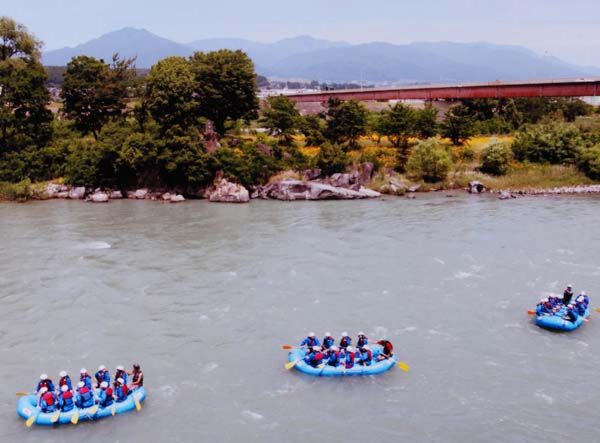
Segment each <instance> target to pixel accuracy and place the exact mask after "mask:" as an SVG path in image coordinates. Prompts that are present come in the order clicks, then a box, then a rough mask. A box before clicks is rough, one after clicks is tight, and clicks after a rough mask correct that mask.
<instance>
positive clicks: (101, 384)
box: [100, 381, 108, 388]
mask: <svg viewBox="0 0 600 443" xmlns="http://www.w3.org/2000/svg"><path fill="white" fill-rule="evenodd" d="M100 387H101V388H108V382H105V381H103V382H102V383H100Z"/></svg>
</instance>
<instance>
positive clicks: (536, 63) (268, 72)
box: [43, 28, 600, 84]
mask: <svg viewBox="0 0 600 443" xmlns="http://www.w3.org/2000/svg"><path fill="white" fill-rule="evenodd" d="M217 49H242V50H244V51H245V52H246V53H247V54H248V55H249V56H250V57H251V58H252V59H253V60H254V63H255V65H256V70H257V72H258V73H259V74H262V75H265V76H267V77H270V78H279V79H305V80H318V81H325V82H327V81H331V82H353V81H354V82H361V81H362V82H368V83H376V84H393V83H396V84H397V83H419V82H426V83H440V82H463V81H464V82H467V81H495V80H523V79H533V78H553V77H580V76H589V75H600V68H596V67H584V66H577V65H573V64H569V63H566V62H563V61H561V60H560V59H558V58H555V57H550V56H544V55H540V54H537V53H535V52H533V51H531V50H529V49H526V48H523V47H520V46H507V45H496V44H491V43H450V42H437V43H411V44H408V45H394V44H391V43H379V42H376V43H365V44H358V45H352V44H350V43H346V42H335V41H328V40H320V39H315V38H312V37H308V36H301V37H295V38H289V39H284V40H280V41H277V42H275V43H257V42H253V41H250V40H244V39H229V38H224V39H204V40H196V41H194V42H191V43H186V44H183V43H177V42H174V41H171V40H168V39H165V38H163V37H159V36H157V35H155V34H152V33H151V32H149V31H146V30H144V29H133V28H124V29H121V30H119V31H115V32H110V33H108V34H105V35H103V36H101V37H99V38H96V39H94V40H90V41H88V42H86V43H83V44H81V45H78V46H76V47H74V48H63V49H58V50H54V51H47V52H45V53H44V54H43V62H44V64H45V65H47V66H64V65H66V64H67V63H68V62H69V60H70V59H71V58H72V57H74V56H77V55H90V56H93V57H96V58H103V59H104V60H107V61H108V60H111V58H112V55H113V54H114V53H115V52H118V53H119V54H120V55H121V56H122V57H132V56H137V67H138V68H149V67H151V66H152V65H153V64H155V63H156V62H157V61H158V60H160V59H163V58H165V57H169V56H174V55H179V56H188V55H190V54H192V53H193V52H194V51H213V50H217Z"/></svg>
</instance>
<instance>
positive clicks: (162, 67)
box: [136, 57, 200, 133]
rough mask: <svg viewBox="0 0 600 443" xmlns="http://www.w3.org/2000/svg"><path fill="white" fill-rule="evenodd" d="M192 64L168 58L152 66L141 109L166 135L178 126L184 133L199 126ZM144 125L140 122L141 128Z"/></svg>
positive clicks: (181, 58)
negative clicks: (150, 116)
mask: <svg viewBox="0 0 600 443" xmlns="http://www.w3.org/2000/svg"><path fill="white" fill-rule="evenodd" d="M196 89H197V86H196V80H195V76H194V73H193V72H192V69H191V64H190V62H189V61H187V60H186V59H185V58H184V57H167V58H165V59H163V60H161V61H159V62H158V63H157V64H155V65H154V66H152V68H151V69H150V72H149V74H148V77H147V78H146V89H145V94H144V97H143V99H142V104H141V107H140V109H139V110H138V111H137V112H136V115H138V121H141V120H140V117H139V116H144V115H145V112H146V110H147V112H149V113H150V115H152V117H153V118H154V120H155V121H156V122H157V123H158V124H159V126H160V127H161V132H163V133H165V132H166V131H168V130H170V129H171V128H173V127H175V126H177V127H178V128H180V129H181V130H183V131H186V130H187V129H188V128H191V127H194V126H197V125H198V117H199V106H200V102H199V98H198V95H197V92H196ZM142 125H143V123H142V122H140V126H142Z"/></svg>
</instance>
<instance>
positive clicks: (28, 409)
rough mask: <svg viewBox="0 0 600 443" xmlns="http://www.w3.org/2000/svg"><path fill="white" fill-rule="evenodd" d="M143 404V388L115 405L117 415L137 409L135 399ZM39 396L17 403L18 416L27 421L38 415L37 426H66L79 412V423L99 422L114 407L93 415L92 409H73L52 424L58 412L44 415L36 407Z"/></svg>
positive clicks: (99, 409) (24, 398)
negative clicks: (59, 424)
mask: <svg viewBox="0 0 600 443" xmlns="http://www.w3.org/2000/svg"><path fill="white" fill-rule="evenodd" d="M134 396H135V398H136V399H137V400H138V401H139V402H140V403H141V402H143V401H144V399H145V398H146V390H145V389H144V387H143V386H142V387H141V388H138V389H136V390H134V391H133V392H132V394H131V395H129V397H127V400H125V401H123V402H120V403H116V402H115V403H114V404H115V405H116V406H115V415H116V414H124V413H125V412H129V411H131V410H133V409H135V400H134V398H133V397H134ZM36 401H37V395H26V396H23V397H21V398H20V399H19V402H18V403H17V414H19V416H20V417H21V418H23V419H25V420H27V419H28V418H30V417H31V416H32V415H33V414H37V418H36V419H35V421H34V424H36V425H42V426H52V425H53V424H58V423H61V424H66V423H70V422H71V418H73V415H75V412H79V421H87V420H98V419H100V418H106V417H110V416H111V415H112V414H111V409H112V405H111V406H109V407H107V408H98V410H97V411H96V413H95V414H92V413H91V409H92V408H85V409H77V408H73V409H71V410H70V411H69V412H61V413H60V416H59V417H58V421H57V422H56V423H52V417H53V416H54V415H55V414H56V412H50V413H46V414H45V413H42V412H40V409H39V408H38V407H37V406H36Z"/></svg>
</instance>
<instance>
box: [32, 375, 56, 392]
mask: <svg viewBox="0 0 600 443" xmlns="http://www.w3.org/2000/svg"><path fill="white" fill-rule="evenodd" d="M42 388H46V390H48V391H50V392H54V391H55V389H54V383H52V380H50V379H49V378H48V375H47V374H42V375H40V381H39V382H38V384H37V387H36V388H35V392H37V393H39V392H40V391H41V390H42Z"/></svg>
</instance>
